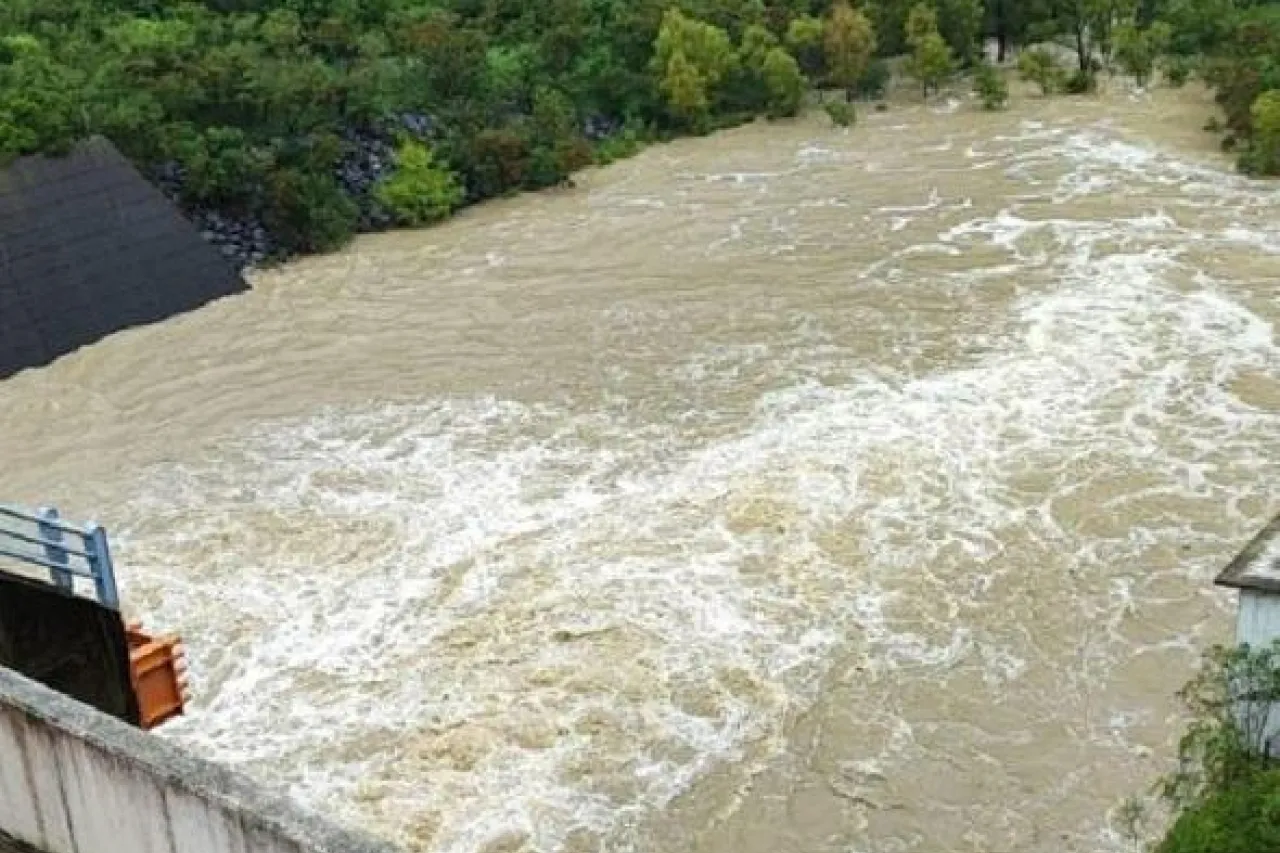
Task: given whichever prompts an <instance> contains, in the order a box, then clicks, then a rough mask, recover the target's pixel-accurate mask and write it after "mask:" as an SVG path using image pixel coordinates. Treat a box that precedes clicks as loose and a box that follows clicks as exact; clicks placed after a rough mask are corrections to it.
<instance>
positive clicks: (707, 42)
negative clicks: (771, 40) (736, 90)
mask: <svg viewBox="0 0 1280 853" xmlns="http://www.w3.org/2000/svg"><path fill="white" fill-rule="evenodd" d="M677 53H682V54H684V58H685V61H687V62H688V63H689V64H691V65H692V66H693V67H694V69H696V70H697V72H698V75H699V76H700V77H701V78H702V80H703V82H704V83H706V85H707V90H708V94H711V92H712V91H713V90H714V89H715V87H716V86H717V85H719V83H720V81H722V80H723V79H724V78H725V75H727V74H728V73H729V72H730V71H731V70H732V69H733V66H734V63H735V62H736V61H737V56H736V54H735V53H734V50H733V43H732V42H731V41H730V40H729V34H728V33H726V32H725V31H724V30H722V29H720V28H719V27H717V26H714V25H712V24H708V23H706V22H704V21H699V20H698V19H697V18H686V17H685V16H684V15H683V14H681V13H680V10H679V9H668V10H667V11H666V13H665V14H664V15H663V16H662V26H661V27H660V28H659V30H658V38H657V40H656V41H655V42H654V45H653V60H654V63H655V67H656V68H657V69H659V71H660V73H664V74H665V73H666V72H667V71H668V67H669V65H670V63H671V60H672V58H673V57H674V56H675V55H676V54H677Z"/></svg>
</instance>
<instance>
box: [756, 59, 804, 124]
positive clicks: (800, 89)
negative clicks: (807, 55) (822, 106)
mask: <svg viewBox="0 0 1280 853" xmlns="http://www.w3.org/2000/svg"><path fill="white" fill-rule="evenodd" d="M761 74H762V75H763V77H764V85H765V90H766V91H767V92H768V93H769V116H770V117H771V118H782V117H784V116H793V115H795V114H796V113H798V112H799V111H800V105H801V103H803V101H804V90H805V83H804V74H803V73H801V71H800V65H799V63H797V62H796V60H795V57H793V56H792V55H791V54H789V53H787V52H786V51H785V50H783V49H782V48H780V47H775V48H773V49H771V50H770V51H769V52H768V53H767V54H766V55H765V58H764V63H763V65H762V67H761Z"/></svg>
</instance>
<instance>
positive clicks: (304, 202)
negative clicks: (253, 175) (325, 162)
mask: <svg viewBox="0 0 1280 853" xmlns="http://www.w3.org/2000/svg"><path fill="white" fill-rule="evenodd" d="M359 216H360V210H359V208H358V207H356V203H355V202H354V201H352V200H351V198H350V197H348V196H347V195H346V193H344V192H343V191H342V188H341V187H339V186H338V183H337V181H335V180H334V179H333V178H331V177H329V176H326V175H314V174H308V173H306V172H302V171H300V170H298V169H282V170H280V171H279V172H276V173H275V174H274V175H272V176H271V179H270V181H269V182H268V187H267V205H266V210H265V211H264V216H263V219H264V221H265V222H266V225H267V227H268V228H270V229H271V232H272V234H274V235H275V236H276V237H277V238H279V240H280V243H281V245H283V246H284V247H285V248H286V249H288V250H290V251H304V252H323V251H326V250H329V249H336V248H337V247H339V246H341V245H342V244H343V243H345V242H346V241H347V240H348V239H350V237H351V235H352V234H353V233H355V227H356V222H357V220H358V219H359Z"/></svg>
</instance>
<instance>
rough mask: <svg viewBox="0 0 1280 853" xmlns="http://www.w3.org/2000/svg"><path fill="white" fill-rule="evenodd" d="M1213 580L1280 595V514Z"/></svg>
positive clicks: (1236, 586)
mask: <svg viewBox="0 0 1280 853" xmlns="http://www.w3.org/2000/svg"><path fill="white" fill-rule="evenodd" d="M1214 583H1216V584H1219V585H1221V586H1229V587H1234V588H1236V589H1253V590H1258V591H1260V592H1273V593H1277V594H1280V515H1278V516H1276V517H1275V518H1273V519H1272V520H1271V523H1270V524H1268V525H1267V526H1266V527H1264V528H1262V532H1261V533H1259V534H1258V535H1257V536H1255V537H1253V541H1251V542H1250V543H1249V544H1248V545H1246V546H1245V548H1244V550H1243V551H1241V552H1240V553H1239V554H1237V555H1236V558H1235V559H1234V560H1232V561H1231V562H1230V563H1228V564H1227V567H1226V568H1225V569H1223V570H1222V571H1221V572H1220V573H1219V574H1218V577H1217V578H1215V579H1214Z"/></svg>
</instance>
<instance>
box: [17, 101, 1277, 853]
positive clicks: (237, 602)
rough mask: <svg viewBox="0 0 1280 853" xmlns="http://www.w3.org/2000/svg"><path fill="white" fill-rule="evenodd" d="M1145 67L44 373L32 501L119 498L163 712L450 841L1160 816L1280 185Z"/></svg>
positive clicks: (685, 840)
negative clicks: (1142, 808)
mask: <svg viewBox="0 0 1280 853" xmlns="http://www.w3.org/2000/svg"><path fill="white" fill-rule="evenodd" d="M1116 89H1117V90H1116V91H1114V92H1113V93H1111V94H1109V95H1107V96H1104V97H1102V98H1100V99H1064V100H1059V101H1036V100H1035V99H1023V100H1021V101H1020V102H1019V105H1018V106H1017V107H1016V108H1015V109H1012V110H1010V111H1009V112H1007V113H1002V114H996V115H989V114H984V113H981V112H980V111H978V110H977V108H976V107H975V106H974V105H973V104H972V103H969V102H959V101H952V102H949V103H939V104H933V105H929V106H921V105H915V106H907V107H902V108H897V109H891V110H890V111H888V112H886V113H882V114H873V115H869V116H867V117H866V118H865V119H863V121H862V122H861V123H860V125H859V126H858V127H857V128H855V129H853V130H851V131H841V130H834V129H832V128H830V127H829V126H827V124H826V122H825V120H823V121H819V120H818V119H817V118H812V119H805V120H801V121H799V122H795V123H779V124H773V125H770V124H765V123H760V124H757V125H753V126H750V127H745V128H741V129H738V130H735V131H731V132H728V133H723V134H720V135H717V136H715V137H713V138H709V139H702V140H688V141H683V142H678V143H674V144H670V145H666V146H659V147H655V148H652V149H650V150H648V151H646V152H644V153H643V154H642V155H641V156H639V157H638V158H636V159H634V160H631V161H627V162H624V163H620V164H618V165H615V166H613V167H610V168H608V169H605V170H601V171H597V172H594V173H590V174H587V175H584V176H583V177H582V178H581V179H580V180H579V181H578V187H577V188H576V189H573V190H563V191H555V192H551V193H546V194H543V195H539V196H525V197H521V198H517V199H511V200H508V201H503V202H498V203H493V204H489V205H486V206H483V207H481V208H478V209H475V210H471V211H468V212H467V213H466V214H464V215H462V216H460V217H459V218H458V219H456V220H455V221H452V222H450V223H448V224H446V225H444V226H443V227H440V228H436V229H432V230H427V231H422V232H415V233H396V234H387V235H381V236H378V237H373V238H366V239H362V240H361V241H359V242H358V243H357V244H356V245H355V246H354V247H353V248H352V249H350V250H348V251H345V252H342V253H339V254H334V255H329V256H324V257H317V258H311V259H308V260H304V261H301V262H297V263H294V264H291V265H290V266H288V267H286V268H284V269H282V270H278V271H273V272H268V273H261V274H259V275H258V276H257V278H256V280H255V288H254V291H253V292H252V293H251V294H249V295H247V296H244V297H241V298H236V299H231V300H226V301H224V302H221V303H218V304H215V305H213V306H211V307H209V308H208V309H206V310H203V311H201V312H199V313H197V314H194V315H190V316H186V317H182V318H178V319H175V320H173V321H171V322H168V323H166V324H163V325H161V326H155V327H150V328H145V329H138V330H133V331H130V332H127V333H124V334H121V335H118V336H116V337H114V338H112V339H110V340H108V341H105V342H103V343H101V344H99V345H97V346H94V347H92V348H89V349H87V350H84V351H82V352H80V353H77V354H75V355H73V356H71V357H69V358H65V359H63V360H62V361H60V362H58V363H57V364H55V365H54V366H52V367H50V368H48V369H46V370H41V371H33V372H29V373H26V374H23V375H20V376H19V377H17V378H15V379H13V380H11V381H7V382H5V383H3V384H0V442H3V444H2V445H0V446H2V448H3V452H4V457H5V459H6V460H14V461H11V462H7V463H6V465H5V466H4V470H3V471H0V491H2V492H3V493H4V494H5V495H6V496H9V497H11V498H13V499H15V500H20V501H27V502H30V503H33V504H34V503H40V502H54V503H58V504H59V505H62V506H63V507H65V509H66V510H67V511H68V512H76V513H77V514H82V512H81V510H86V511H92V512H94V513H96V514H97V515H98V516H100V517H101V519H102V520H103V521H104V522H107V523H110V524H111V526H112V528H113V530H114V532H115V533H116V535H117V538H118V541H119V546H118V550H119V553H118V555H117V558H118V562H119V563H120V565H121V567H122V569H121V572H122V586H123V590H124V595H125V598H126V604H127V606H128V607H129V608H131V609H132V610H134V611H136V612H137V613H139V614H140V615H143V616H144V617H145V618H146V620H147V622H148V624H154V625H156V626H164V627H172V628H173V629H175V630H178V631H180V632H181V633H182V634H183V636H184V637H185V639H186V641H187V644H188V647H189V653H190V656H191V666H192V685H193V690H194V692H195V694H196V697H197V698H196V701H195V707H194V708H193V709H192V714H191V716H190V717H189V718H188V719H186V720H184V721H182V722H180V723H177V724H174V725H172V726H171V727H170V728H169V729H167V730H166V732H165V735H166V736H168V737H172V738H174V739H176V740H178V741H180V742H182V743H184V744H186V745H188V746H190V747H191V748H193V749H195V750H196V751H198V752H200V753H202V754H204V755H207V756H210V757H212V758H215V759H218V760H221V761H225V762H229V763H231V764H234V765H236V766H239V767H241V768H242V769H244V770H245V771H247V772H249V773H250V774H252V775H254V776H256V777H258V778H260V779H262V780H264V781H267V782H269V783H273V784H276V785H279V786H280V787H281V788H282V789H284V790H287V791H289V792H291V793H293V794H294V795H296V796H298V797H299V798H301V799H302V800H304V801H306V802H307V803H309V804H311V805H313V806H316V807H319V808H322V809H324V810H326V811H327V812H329V813H330V814H333V815H335V816H338V817H340V818H341V819H344V820H347V821H349V822H352V823H355V824H360V825H363V826H365V827H367V828H370V829H372V830H374V831H375V832H379V833H381V834H384V835H386V836H387V837H389V838H392V839H394V840H396V841H398V842H401V843H403V844H405V845H407V846H408V847H409V848H410V849H414V850H423V851H449V853H454V851H456V852H457V853H471V851H480V850H488V851H494V853H496V851H515V850H520V849H528V850H544V851H562V850H563V851H585V850H595V849H610V850H630V849H634V850H670V851H677V850H701V851H735V853H736V851H743V850H746V851H760V853H766V851H768V853H772V851H776V850H782V849H786V850H793V851H814V853H817V851H827V850H832V851H834V850H841V851H847V850H871V849H874V850H878V851H906V850H922V851H923V850H929V851H961V850H972V849H985V850H1017V851H1045V853H1048V851H1061V850H1068V849H1069V850H1081V851H1093V850H1099V851H1106V850H1119V849H1121V842H1120V840H1119V839H1118V837H1117V835H1116V831H1115V827H1114V826H1113V823H1114V821H1113V818H1112V814H1113V809H1114V807H1115V806H1116V805H1117V803H1119V802H1120V801H1121V800H1122V799H1123V798H1124V797H1126V796H1128V795H1130V794H1134V793H1141V792H1142V791H1143V790H1144V789H1145V788H1146V787H1147V786H1148V785H1149V783H1150V782H1151V781H1152V780H1153V779H1154V778H1155V776H1156V775H1158V774H1159V773H1161V772H1163V771H1164V770H1165V769H1166V768H1167V766H1168V761H1169V758H1170V756H1171V755H1172V750H1173V744H1174V743H1175V742H1176V738H1177V736H1178V733H1179V726H1180V720H1179V717H1178V708H1177V704H1176V701H1175V698H1174V695H1173V694H1174V692H1175V691H1176V689H1177V688H1178V687H1179V686H1180V685H1181V684H1182V682H1183V681H1184V680H1185V679H1186V677H1187V676H1188V675H1189V674H1190V672H1191V671H1192V670H1193V668H1194V667H1195V665H1196V662H1197V659H1198V655H1199V651H1200V649H1202V648H1203V647H1204V646H1206V645H1208V644H1209V643H1211V642H1214V641H1217V640H1220V639H1222V638H1224V637H1225V636H1226V633H1227V629H1228V624H1229V616H1228V610H1227V605H1228V604H1229V602H1228V601H1227V600H1225V599H1224V598H1222V597H1221V596H1220V595H1219V594H1218V593H1215V592H1214V591H1213V590H1212V589H1211V588H1210V585H1209V579H1210V578H1211V577H1212V575H1213V573H1214V572H1215V571H1216V569H1218V568H1219V567H1220V565H1221V564H1222V563H1223V562H1224V561H1225V560H1226V559H1228V558H1229V556H1230V555H1231V553H1233V551H1234V550H1235V549H1236V548H1237V547H1238V546H1239V545H1240V544H1241V543H1242V542H1243V541H1244V540H1245V538H1247V536H1248V535H1250V534H1251V533H1252V532H1253V531H1254V529H1255V528H1256V527H1257V526H1259V525H1260V524H1261V523H1263V521H1264V520H1265V519H1267V518H1268V517H1269V515H1270V514H1271V513H1274V512H1275V511H1276V510H1277V509H1280V506H1277V504H1276V496H1275V494H1274V492H1273V491H1270V490H1269V487H1268V484H1269V483H1271V482H1274V479H1275V477H1276V476H1277V475H1278V474H1280V464H1278V463H1277V460H1278V459H1280V417H1278V416H1277V412H1278V411H1280V380H1277V376H1278V375H1280V348H1278V347H1277V345H1276V341H1275V336H1274V329H1273V324H1274V322H1275V321H1276V319H1277V316H1278V315H1280V310H1278V309H1277V304H1278V303H1277V296H1278V295H1280V293H1278V288H1280V285H1278V284H1277V281H1278V278H1277V275H1276V274H1277V272H1278V271H1280V195H1277V190H1276V188H1275V186H1274V185H1268V184H1263V183H1256V182H1251V181H1249V180H1246V179H1244V178H1241V177H1239V176H1237V175H1235V174H1233V173H1232V172H1231V171H1230V170H1229V168H1228V167H1227V166H1226V165H1225V164H1224V163H1223V162H1221V161H1220V160H1219V159H1218V158H1217V157H1216V156H1215V154H1214V153H1213V151H1212V141H1213V140H1212V139H1211V138H1207V137H1203V138H1202V136H1201V135H1199V133H1198V131H1197V130H1196V128H1198V127H1199V126H1200V124H1202V123H1203V121H1204V118H1205V117H1206V116H1207V115H1208V112H1209V108H1210V105H1209V103H1208V100H1207V98H1204V97H1202V96H1201V95H1199V94H1196V93H1192V92H1181V93H1171V92H1164V91H1160V92H1156V93H1154V94H1142V93H1131V92H1128V91H1126V90H1123V89H1122V88H1121V87H1119V86H1118V85H1117V87H1116ZM72 401H87V409H86V410H85V411H83V412H82V413H79V414H76V412H77V411H78V410H76V409H74V408H73V407H72ZM51 488H52V489H53V490H54V493H53V494H50V493H49V491H50V489H51Z"/></svg>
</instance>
